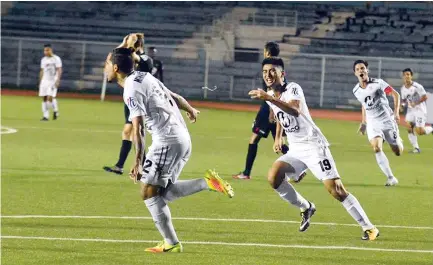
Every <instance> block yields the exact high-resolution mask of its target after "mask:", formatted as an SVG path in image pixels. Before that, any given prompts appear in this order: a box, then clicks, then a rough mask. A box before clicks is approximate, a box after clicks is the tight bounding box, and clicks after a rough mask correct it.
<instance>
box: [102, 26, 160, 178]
mask: <svg viewBox="0 0 433 265" xmlns="http://www.w3.org/2000/svg"><path fill="white" fill-rule="evenodd" d="M117 48H129V49H132V50H135V52H134V53H132V58H133V59H134V62H135V69H136V70H137V71H140V72H151V71H152V67H153V65H152V59H151V58H150V57H149V56H147V55H146V54H145V53H144V34H143V33H131V34H128V35H127V36H125V37H124V38H123V42H122V43H121V44H120V45H119V46H118V47H117ZM123 114H124V117H125V123H124V125H123V130H122V145H121V146H120V151H119V159H118V160H117V163H116V164H115V165H114V166H104V167H103V169H104V170H105V171H107V172H112V173H115V174H118V175H122V174H123V165H124V164H125V161H126V159H127V158H128V155H129V152H130V151H131V147H132V122H131V121H130V120H129V109H128V106H126V104H123Z"/></svg>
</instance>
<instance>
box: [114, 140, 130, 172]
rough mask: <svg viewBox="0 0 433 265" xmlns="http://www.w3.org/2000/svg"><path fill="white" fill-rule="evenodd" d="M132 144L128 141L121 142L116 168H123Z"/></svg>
mask: <svg viewBox="0 0 433 265" xmlns="http://www.w3.org/2000/svg"><path fill="white" fill-rule="evenodd" d="M131 146H132V142H131V141H128V140H123V141H122V147H121V148H120V153H119V161H117V163H116V167H120V168H123V165H124V164H125V161H126V158H128V154H129V151H131Z"/></svg>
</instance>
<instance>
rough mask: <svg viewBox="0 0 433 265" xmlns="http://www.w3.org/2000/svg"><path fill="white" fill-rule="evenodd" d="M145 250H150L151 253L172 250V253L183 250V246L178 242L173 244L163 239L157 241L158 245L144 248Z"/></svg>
mask: <svg viewBox="0 0 433 265" xmlns="http://www.w3.org/2000/svg"><path fill="white" fill-rule="evenodd" d="M144 251H145V252H152V253H164V252H174V253H180V252H183V246H182V244H181V243H180V242H178V243H177V244H175V245H173V246H172V245H169V244H167V243H166V242H165V241H162V242H159V243H158V245H156V246H155V247H152V248H146V249H145V250H144Z"/></svg>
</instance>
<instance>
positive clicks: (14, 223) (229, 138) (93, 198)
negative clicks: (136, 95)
mask: <svg viewBox="0 0 433 265" xmlns="http://www.w3.org/2000/svg"><path fill="white" fill-rule="evenodd" d="M40 105H41V103H40V99H39V98H28V97H2V107H1V108H2V126H7V127H11V128H15V129H17V130H18V132H17V133H14V134H3V135H2V146H1V151H2V161H1V162H2V215H3V216H11V215H49V216H53V215H67V216H71V215H77V216H117V217H118V216H142V217H149V216H150V215H149V213H148V211H147V209H146V207H145V205H144V204H143V202H142V201H141V200H140V198H139V192H138V186H137V185H133V184H132V183H131V182H130V180H129V179H128V177H127V175H123V176H118V175H114V174H109V173H106V172H104V171H103V170H102V166H104V165H112V164H114V163H115V162H116V160H117V156H118V151H119V148H120V143H121V139H120V131H121V129H122V124H123V106H122V105H121V103H113V102H105V103H100V102H98V101H91V100H66V99H59V105H60V113H61V116H60V117H59V120H57V121H49V122H40V121H39V119H40V118H41V112H40V108H41V107H40ZM254 115H255V113H251V112H232V111H216V110H207V109H202V113H201V116H200V118H199V121H198V123H196V124H194V125H191V126H189V128H190V132H191V135H192V141H193V154H192V157H191V159H190V161H189V163H188V164H187V165H186V167H185V169H184V171H183V174H182V175H181V178H183V179H187V178H198V177H202V176H203V173H204V171H205V170H206V169H207V168H215V169H216V170H217V171H219V172H220V175H221V176H222V177H223V178H225V179H227V180H229V181H230V183H231V184H232V185H233V187H234V189H235V192H236V196H235V197H234V198H233V199H231V200H230V199H228V198H226V197H224V196H222V195H221V194H216V193H211V192H202V193H199V194H196V195H193V196H190V197H187V198H183V199H180V200H178V201H175V202H173V203H171V204H170V208H171V212H172V216H173V217H174V218H175V220H174V225H175V227H176V229H177V232H178V236H179V238H180V239H181V240H182V241H185V244H184V249H185V253H182V254H179V255H177V254H168V255H154V254H148V253H144V251H143V250H144V248H145V247H148V246H153V245H154V243H143V242H84V241H61V240H35V239H10V238H3V239H2V252H3V253H2V254H3V255H2V262H3V264H170V263H176V264H178V265H180V264H295V263H296V264H348V263H351V264H357V265H358V264H431V261H432V259H433V253H412V252H396V251H393V249H407V250H429V251H432V250H433V239H432V238H433V229H432V228H430V229H427V228H423V229H409V228H391V227H381V225H394V226H395V225H400V226H411V227H433V224H432V220H433V213H432V211H431V209H432V208H433V205H432V200H431V194H432V191H433V167H432V164H431V161H432V160H431V158H432V156H433V137H432V136H424V137H419V143H420V146H421V149H422V153H421V154H419V155H410V154H407V151H408V150H409V149H410V146H409V144H408V141H407V133H406V131H405V130H403V128H401V136H402V138H403V139H405V147H406V150H405V154H404V155H403V156H402V157H396V156H394V155H393V154H392V153H391V151H390V149H389V147H385V152H386V154H387V156H388V158H389V160H390V163H391V167H392V169H393V171H394V174H395V175H396V177H397V178H398V179H399V181H400V184H399V186H397V187H393V188H386V187H384V183H385V180H386V179H385V177H384V176H383V174H382V172H381V171H380V169H379V167H378V166H377V164H376V160H375V157H374V154H373V153H372V151H371V148H370V147H369V146H368V142H367V139H366V137H365V136H364V137H362V136H358V135H356V129H357V127H358V124H357V123H355V122H341V121H331V120H316V123H317V124H318V125H319V127H320V128H321V129H322V131H323V132H324V134H325V135H326V136H327V138H328V140H329V141H330V142H331V143H332V144H333V145H332V147H331V151H332V154H333V156H334V159H335V160H336V163H337V166H338V170H339V173H340V174H341V176H342V179H343V182H344V183H345V185H346V188H348V190H349V191H351V192H352V193H353V194H354V195H355V196H356V197H357V198H358V200H359V201H360V202H361V204H362V205H363V207H364V209H365V210H366V212H367V214H368V215H369V217H370V219H371V220H372V221H373V222H374V223H375V224H377V225H378V227H379V229H380V230H381V237H380V238H379V239H378V240H377V241H374V242H364V241H361V240H360V239H359V238H360V236H361V230H360V228H358V227H356V226H335V225H325V224H316V225H315V224H314V222H322V223H338V224H354V221H353V220H352V218H351V217H350V216H349V215H348V213H347V212H346V211H345V209H344V208H343V207H342V206H341V204H340V203H339V202H337V201H336V200H334V199H333V198H332V197H331V196H330V195H328V193H327V192H326V191H325V189H324V187H323V185H322V184H321V183H320V182H319V181H317V180H316V179H315V178H314V177H313V176H312V175H311V174H308V175H307V177H306V178H305V179H304V180H303V182H302V183H300V184H298V185H296V188H297V189H298V191H299V192H301V194H303V195H304V196H305V197H306V198H307V199H309V200H311V201H313V202H315V204H316V207H317V213H316V215H315V216H314V217H313V224H312V226H311V227H310V228H309V230H308V231H307V232H305V233H299V232H298V231H297V230H298V225H299V224H298V221H299V220H300V217H299V211H298V210H297V209H296V208H294V207H292V206H289V205H288V204H287V203H285V202H284V201H282V200H281V199H280V198H279V197H278V196H277V194H276V193H275V192H274V191H273V190H272V189H271V188H270V187H269V185H268V184H267V181H266V178H265V176H266V173H267V170H268V168H269V167H270V165H271V164H272V162H273V161H274V160H275V159H276V158H277V156H276V155H275V154H274V153H273V152H272V150H271V147H272V141H271V140H270V139H268V140H262V142H261V143H260V145H259V152H258V155H257V159H256V162H255V165H254V168H253V174H252V175H253V179H252V180H250V181H236V180H232V179H231V174H233V173H237V172H239V171H241V170H242V169H243V167H244V162H245V155H246V151H247V147H248V139H249V136H250V134H251V130H250V127H251V123H252V120H253V119H254ZM147 143H148V144H149V143H150V140H148V142H147ZM132 158H133V152H131V154H130V156H129V158H128V161H127V163H126V165H127V168H129V167H130V165H131V163H132ZM177 217H191V218H214V219H220V218H224V219H263V220H283V221H284V220H288V221H296V223H276V222H245V221H236V222H235V221H215V220H213V221H212V220H207V221H204V220H191V219H188V220H181V219H176V218H177ZM1 221H2V236H25V237H48V238H72V239H116V240H133V241H134V240H137V241H139V240H144V241H158V240H160V236H159V234H158V232H157V231H156V228H155V227H154V224H153V222H152V221H151V220H150V219H81V218H78V219H71V218H65V219H48V218H31V219H23V218H8V217H3V218H2V220H1ZM188 242H228V243H231V245H230V244H229V245H205V244H196V243H193V244H191V243H188ZM234 243H240V244H241V245H235V244H234ZM245 243H257V244H272V245H284V246H286V247H283V246H265V245H259V246H246V245H245ZM294 245H302V246H324V247H331V246H345V247H358V248H369V249H370V248H372V249H373V248H375V249H383V250H391V251H365V250H353V249H337V250H333V249H304V248H297V247H296V248H295V247H294ZM287 246H289V247H287Z"/></svg>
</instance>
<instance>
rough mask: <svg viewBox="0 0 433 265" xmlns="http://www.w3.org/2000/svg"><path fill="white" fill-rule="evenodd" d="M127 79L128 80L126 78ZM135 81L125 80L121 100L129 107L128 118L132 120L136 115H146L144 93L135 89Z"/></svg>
mask: <svg viewBox="0 0 433 265" xmlns="http://www.w3.org/2000/svg"><path fill="white" fill-rule="evenodd" d="M128 81H129V80H128ZM135 83H136V82H134V81H132V80H131V81H130V82H125V88H124V89H125V90H124V95H123V100H124V102H125V104H126V105H127V106H128V108H129V112H130V115H129V120H132V118H135V117H138V116H145V115H146V108H145V101H146V98H145V95H143V94H141V93H139V92H138V91H137V89H136V86H137V85H138V83H137V84H135Z"/></svg>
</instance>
